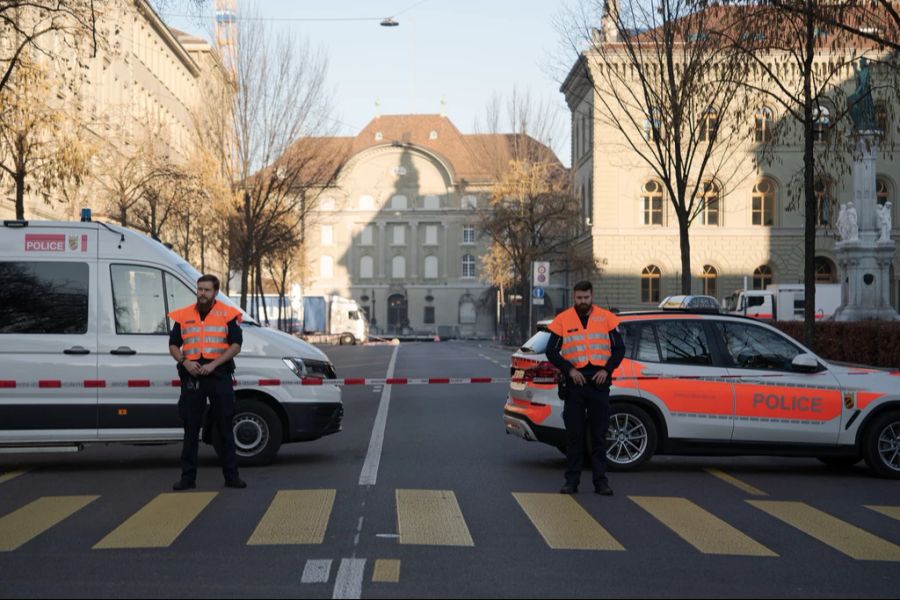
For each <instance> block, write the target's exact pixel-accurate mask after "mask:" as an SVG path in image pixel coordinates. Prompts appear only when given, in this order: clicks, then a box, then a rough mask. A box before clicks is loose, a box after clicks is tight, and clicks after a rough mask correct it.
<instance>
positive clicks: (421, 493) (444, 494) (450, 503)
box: [397, 490, 475, 546]
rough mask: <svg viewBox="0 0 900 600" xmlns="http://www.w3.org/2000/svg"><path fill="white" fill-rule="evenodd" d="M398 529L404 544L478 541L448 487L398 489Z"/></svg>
mask: <svg viewBox="0 0 900 600" xmlns="http://www.w3.org/2000/svg"><path fill="white" fill-rule="evenodd" d="M397 530H398V533H399V534H400V543H401V544H420V545H425V546H474V545H475V542H473V541H472V535H471V534H470V533H469V528H468V526H467V525H466V520H465V519H464V518H463V514H462V511H461V510H460V508H459V503H458V502H457V501H456V494H454V493H453V492H452V491H449V490H397Z"/></svg>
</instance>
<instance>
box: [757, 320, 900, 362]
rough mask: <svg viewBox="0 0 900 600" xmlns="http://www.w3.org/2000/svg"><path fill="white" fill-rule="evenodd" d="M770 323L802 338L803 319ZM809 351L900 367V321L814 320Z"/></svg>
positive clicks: (842, 359) (831, 357)
mask: <svg viewBox="0 0 900 600" xmlns="http://www.w3.org/2000/svg"><path fill="white" fill-rule="evenodd" d="M774 325H775V326H776V327H777V328H778V329H780V330H781V331H783V332H785V333H786V334H788V335H790V336H791V337H793V338H794V339H796V340H798V341H800V342H801V343H802V342H803V323H802V322H798V321H781V322H777V323H774ZM813 351H814V352H815V353H816V354H818V355H819V356H821V357H822V358H825V359H827V360H835V361H840V362H848V363H853V364H858V365H869V366H873V367H885V368H892V369H900V321H897V322H889V321H856V322H852V323H843V322H840V323H839V322H826V323H816V341H815V345H814V347H813Z"/></svg>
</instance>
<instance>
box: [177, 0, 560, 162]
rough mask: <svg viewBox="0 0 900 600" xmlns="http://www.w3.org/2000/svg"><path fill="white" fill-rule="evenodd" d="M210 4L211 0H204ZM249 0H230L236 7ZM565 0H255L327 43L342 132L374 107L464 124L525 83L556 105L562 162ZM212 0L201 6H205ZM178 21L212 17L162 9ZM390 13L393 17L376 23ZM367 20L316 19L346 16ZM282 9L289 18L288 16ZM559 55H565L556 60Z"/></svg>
mask: <svg viewBox="0 0 900 600" xmlns="http://www.w3.org/2000/svg"><path fill="white" fill-rule="evenodd" d="M209 4H210V5H211V4H212V0H209ZM250 4H251V3H250V2H249V0H238V14H239V15H240V14H241V11H242V9H244V11H245V13H246V9H247V7H248V6H249V5H250ZM562 5H563V0H257V1H256V2H255V6H256V7H257V10H258V12H259V13H260V14H261V16H262V17H264V18H267V19H268V18H271V19H273V20H272V21H267V24H268V25H270V26H272V27H274V28H280V27H287V28H289V29H290V31H292V32H296V33H297V34H298V35H303V36H307V37H308V38H309V40H310V43H311V45H312V46H313V47H321V48H322V49H324V50H325V52H326V53H327V55H328V59H329V81H330V84H331V86H332V87H333V88H334V90H335V92H336V94H335V96H334V97H335V111H334V112H335V116H336V118H337V119H339V121H340V125H341V129H340V134H341V135H355V134H356V133H358V132H359V131H360V130H361V129H362V128H363V127H365V125H366V124H367V123H368V122H369V121H370V120H371V119H372V118H373V117H374V116H375V114H376V106H375V102H376V99H377V100H378V101H379V102H380V112H381V114H406V113H440V112H442V105H441V100H442V99H445V100H446V108H445V110H444V112H445V114H446V115H447V116H448V117H449V118H450V120H451V121H452V122H453V123H454V124H455V125H456V126H457V127H458V128H459V129H460V130H461V131H462V132H463V133H471V132H472V131H473V129H474V123H475V120H476V119H480V120H482V121H483V120H484V114H485V108H486V106H487V104H488V102H489V100H490V98H491V96H492V95H493V94H494V93H498V94H500V95H501V96H502V97H504V98H507V97H509V96H510V95H511V94H512V91H513V89H514V88H517V89H518V90H520V91H529V92H530V93H531V94H532V96H533V97H535V98H536V99H543V100H545V101H547V102H549V103H550V105H551V106H553V107H554V108H555V109H556V110H558V115H557V117H558V122H559V125H560V126H559V127H558V131H559V133H558V135H557V136H555V138H556V139H553V140H552V146H553V148H554V150H556V152H557V154H558V155H559V157H560V159H561V160H562V161H563V163H564V164H567V165H568V164H569V147H570V144H569V112H568V109H567V107H566V105H565V102H564V100H563V96H562V94H561V93H560V92H559V81H558V78H559V77H560V72H563V74H564V72H565V71H566V70H567V69H568V67H569V66H571V65H572V64H574V60H575V57H574V56H570V57H567V60H566V61H561V60H559V58H558V56H559V50H558V49H559V35H558V33H557V31H556V27H555V25H554V21H555V19H556V18H557V17H558V15H559V14H560V11H561V8H562ZM211 10H212V9H211V8H207V9H206V12H207V13H211ZM161 12H162V15H163V17H164V18H165V20H166V21H167V22H168V23H169V24H170V25H171V26H173V27H175V28H177V29H182V30H186V31H188V32H190V33H193V34H195V35H200V36H202V37H206V38H207V39H209V37H210V36H209V31H210V30H211V27H212V25H211V21H212V18H211V17H208V18H207V19H204V18H197V17H195V18H184V17H181V16H174V15H184V14H185V13H186V11H185V10H184V9H183V8H179V7H177V6H173V5H171V4H170V5H169V6H168V7H167V9H164V10H162V11H161ZM387 16H394V17H395V19H396V20H397V21H398V22H399V23H400V25H399V26H398V27H381V26H380V25H379V21H380V19H381V18H383V17H387ZM364 17H373V18H375V20H371V21H353V20H339V21H338V20H336V21H315V20H303V19H329V18H335V19H352V18H364ZM286 19H294V20H291V21H288V20H286ZM563 62H566V64H561V63H563Z"/></svg>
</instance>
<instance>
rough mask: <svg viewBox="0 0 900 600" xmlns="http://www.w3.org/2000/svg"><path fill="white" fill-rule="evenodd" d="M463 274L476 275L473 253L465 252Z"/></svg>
mask: <svg viewBox="0 0 900 600" xmlns="http://www.w3.org/2000/svg"><path fill="white" fill-rule="evenodd" d="M462 276H463V277H475V257H474V256H472V255H471V254H463V257H462Z"/></svg>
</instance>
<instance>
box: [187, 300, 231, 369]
mask: <svg viewBox="0 0 900 600" xmlns="http://www.w3.org/2000/svg"><path fill="white" fill-rule="evenodd" d="M169 318H170V319H172V320H173V321H175V322H177V323H178V324H179V325H181V339H182V340H184V343H183V344H182V346H181V352H182V353H183V354H184V356H185V358H187V359H188V360H199V359H200V358H208V359H216V358H218V357H219V356H221V355H222V353H224V352H225V350H227V349H228V346H229V345H230V344H229V343H228V323H230V322H231V320H232V319H234V318H237V320H238V323H240V322H241V311H239V310H238V309H236V308H234V307H232V306H228V305H227V304H223V303H221V302H216V303H215V304H213V307H212V309H211V310H210V311H209V314H207V315H206V319H205V320H201V319H200V312H199V311H198V310H197V305H196V304H191V305H190V306H185V307H184V308H179V309H178V310H173V311H172V312H170V313H169Z"/></svg>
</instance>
